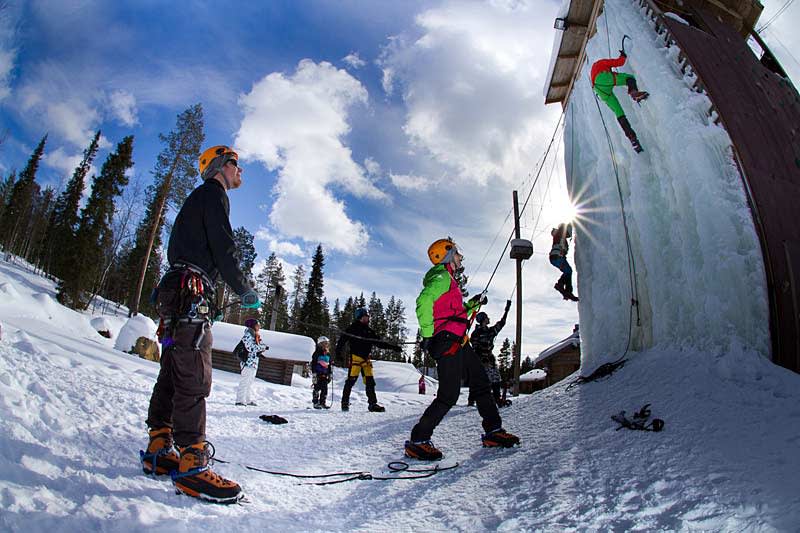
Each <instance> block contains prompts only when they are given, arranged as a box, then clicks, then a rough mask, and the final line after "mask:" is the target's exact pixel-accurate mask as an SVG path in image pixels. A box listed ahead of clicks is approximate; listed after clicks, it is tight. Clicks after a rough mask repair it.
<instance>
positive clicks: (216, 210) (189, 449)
mask: <svg viewBox="0 0 800 533" xmlns="http://www.w3.org/2000/svg"><path fill="white" fill-rule="evenodd" d="M199 167H200V174H201V176H202V178H203V180H204V182H203V184H202V185H200V186H199V187H197V188H196V189H195V190H194V191H192V193H191V194H190V195H189V197H188V198H187V199H186V201H185V202H184V204H183V206H182V207H181V210H180V212H179V213H178V216H177V217H176V218H175V223H174V225H173V227H172V233H171V235H170V239H169V247H168V250H167V257H168V259H169V263H170V268H169V270H167V273H166V274H164V277H162V278H161V281H160V282H159V285H158V289H157V296H156V309H157V310H158V314H159V316H160V317H161V324H160V326H159V338H160V340H161V343H162V355H161V370H160V371H159V374H158V378H157V380H156V384H155V386H154V387H153V395H152V397H151V398H150V407H149V409H148V413H147V425H148V427H149V428H150V442H149V444H148V446H147V452H143V454H142V467H143V469H144V471H145V472H146V473H148V474H154V475H160V474H167V473H170V472H173V471H177V472H176V474H175V478H174V479H175V487H176V488H177V489H178V490H179V491H180V492H183V493H184V494H188V495H190V496H194V497H197V498H201V499H204V500H208V501H213V502H218V503H231V502H235V501H237V500H239V499H241V497H242V496H243V495H242V489H241V487H239V485H238V484H237V483H235V482H233V481H229V480H227V479H224V478H223V477H222V476H219V475H218V474H216V473H214V472H213V471H212V470H211V469H210V468H209V467H208V460H209V458H210V455H211V454H210V451H209V448H210V447H209V445H208V443H207V441H206V434H205V430H206V397H208V395H209V393H210V392H211V344H212V336H211V320H212V318H213V316H214V314H215V312H214V303H215V302H214V294H213V292H214V285H215V283H216V281H217V278H218V277H219V276H220V275H221V276H222V279H224V280H225V282H226V283H227V284H228V285H229V286H230V287H231V288H232V289H233V290H234V291H235V292H236V294H238V295H239V297H240V299H241V306H242V308H243V309H258V308H259V307H260V305H261V302H260V301H259V298H258V294H256V292H255V291H254V290H253V289H252V287H251V286H250V284H249V283H248V281H247V279H246V278H245V275H244V274H243V273H242V271H241V269H240V268H239V263H238V261H237V259H236V256H235V255H234V252H235V251H236V245H235V243H234V240H233V231H232V230H231V224H230V220H229V218H228V217H229V215H230V203H229V201H228V194H227V191H229V190H231V189H236V188H237V187H239V186H240V185H241V184H242V169H241V168H239V156H238V154H237V153H236V152H234V151H233V150H232V149H231V148H229V147H227V146H214V147H212V148H209V149H207V150H206V151H205V152H203V154H202V155H201V156H200V165H199ZM173 443H174V444H175V445H177V447H178V452H179V453H180V456H178V453H176V451H175V448H174V447H173Z"/></svg>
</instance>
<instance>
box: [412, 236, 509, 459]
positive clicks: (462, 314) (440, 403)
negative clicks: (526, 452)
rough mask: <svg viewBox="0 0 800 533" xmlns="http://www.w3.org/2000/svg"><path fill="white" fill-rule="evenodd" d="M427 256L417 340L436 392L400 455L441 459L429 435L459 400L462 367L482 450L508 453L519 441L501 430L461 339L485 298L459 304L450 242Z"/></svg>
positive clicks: (487, 387)
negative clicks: (432, 365) (431, 366)
mask: <svg viewBox="0 0 800 533" xmlns="http://www.w3.org/2000/svg"><path fill="white" fill-rule="evenodd" d="M428 257H429V258H430V260H431V263H433V267H432V268H431V269H430V270H428V272H427V273H426V274H425V278H424V279H423V281H422V292H421V293H420V295H419V296H418V297H417V320H418V321H419V327H420V333H421V335H422V343H421V347H422V349H423V350H425V351H426V352H428V353H429V354H430V355H431V357H433V359H434V360H435V361H436V369H437V371H438V375H439V390H438V392H437V393H436V398H435V399H434V400H433V402H432V403H431V404H430V406H428V408H427V409H426V410H425V412H424V413H423V414H422V417H421V418H420V419H419V422H417V424H416V425H415V426H414V428H413V429H412V430H411V439H410V440H407V441H406V443H405V454H406V455H407V456H408V457H413V458H416V459H422V460H427V461H435V460H438V459H441V458H442V452H441V451H439V450H438V449H437V448H436V447H435V446H434V445H433V443H432V442H431V436H432V435H433V430H434V429H436V426H438V425H439V422H441V421H442V419H443V418H444V416H445V415H446V414H447V412H448V411H449V410H450V408H451V407H453V406H454V405H455V404H456V401H457V400H458V395H459V392H461V372H462V368H466V370H467V373H468V374H469V377H470V380H469V388H470V392H472V393H474V396H475V401H476V403H477V404H478V413H479V414H480V415H481V418H482V419H483V430H484V431H485V433H484V434H483V435H482V436H481V440H482V441H483V445H484V446H487V447H495V446H502V447H505V448H510V447H512V446H514V445H515V444H519V438H518V437H516V436H515V435H512V434H511V433H508V432H507V431H506V430H504V429H503V425H502V420H501V418H500V413H499V412H498V410H497V404H496V403H495V401H494V398H492V392H491V384H490V383H489V378H488V377H487V376H486V371H485V370H484V368H483V365H482V364H481V361H480V359H479V358H478V356H477V355H476V354H475V351H474V350H473V349H472V346H470V344H469V337H467V336H466V334H467V331H468V330H469V326H470V322H471V317H470V315H472V316H474V313H475V312H477V311H478V309H479V308H480V306H481V305H483V304H485V303H486V301H487V299H486V296H484V295H483V294H478V295H475V296H473V297H472V298H470V300H469V301H468V302H466V303H465V302H464V300H463V293H462V292H461V288H460V286H459V283H458V281H456V277H455V276H456V272H457V271H459V270H460V269H461V261H462V259H463V256H462V255H461V253H460V252H459V250H458V246H457V245H456V243H455V242H453V240H452V239H450V238H449V237H448V238H446V239H439V240H437V241H436V242H434V243H433V244H431V245H430V247H429V248H428Z"/></svg>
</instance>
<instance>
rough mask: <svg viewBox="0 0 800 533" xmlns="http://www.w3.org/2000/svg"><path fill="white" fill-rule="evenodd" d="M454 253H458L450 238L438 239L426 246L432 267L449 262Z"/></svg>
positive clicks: (456, 246)
mask: <svg viewBox="0 0 800 533" xmlns="http://www.w3.org/2000/svg"><path fill="white" fill-rule="evenodd" d="M455 253H458V245H457V244H456V243H455V241H453V239H451V238H450V237H447V238H446V239H439V240H438V241H435V242H434V243H433V244H431V245H430V246H428V258H429V259H430V260H431V263H433V264H434V265H439V264H442V263H447V262H449V261H450V260H451V259H452V258H453V254H455Z"/></svg>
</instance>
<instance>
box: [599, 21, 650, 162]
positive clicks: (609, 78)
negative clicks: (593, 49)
mask: <svg viewBox="0 0 800 533" xmlns="http://www.w3.org/2000/svg"><path fill="white" fill-rule="evenodd" d="M626 38H629V37H628V36H627V35H626V36H625V37H623V38H622V50H620V51H619V57H618V58H617V59H601V60H599V61H595V62H594V64H593V65H592V72H591V76H592V88H593V89H594V92H595V93H596V94H597V96H599V97H600V99H601V100H602V101H604V102H605V103H606V104H607V105H608V107H609V108H610V109H611V111H613V112H614V115H615V116H616V117H617V122H619V125H620V126H622V131H624V132H625V136H626V137H627V138H628V140H629V141H631V145H632V146H633V149H634V150H635V151H636V152H637V153H639V152H641V151H642V145H641V144H640V143H639V139H638V138H637V136H636V132H635V131H633V128H632V127H631V123H630V122H628V118H627V117H626V116H625V111H623V110H622V106H621V105H620V104H619V100H617V97H616V96H614V87H620V86H623V85H625V86H627V87H628V95H629V96H630V97H631V99H633V101H634V102H637V103H638V102H641V101H642V100H645V99H646V98H647V97H648V96H650V95H649V93H647V92H645V91H640V90H639V88H638V87H637V85H636V78H634V77H633V75H631V74H627V73H625V72H615V71H614V70H612V69H614V68H615V67H621V66H622V65H624V64H625V60H626V59H627V58H628V55H627V54H626V53H625V39H626Z"/></svg>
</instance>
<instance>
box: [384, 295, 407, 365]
mask: <svg viewBox="0 0 800 533" xmlns="http://www.w3.org/2000/svg"><path fill="white" fill-rule="evenodd" d="M405 312H406V309H405V306H404V305H403V301H402V300H400V299H395V297H394V296H391V297H390V298H389V304H388V305H387V306H386V314H385V315H386V337H385V338H386V340H387V341H389V342H391V343H394V344H397V345H398V346H402V345H403V344H402V343H404V342H405V340H406V335H408V328H406V317H405ZM386 355H387V357H389V359H390V360H392V361H404V360H405V352H404V351H403V352H392V351H389V352H388V353H387V354H386Z"/></svg>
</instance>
